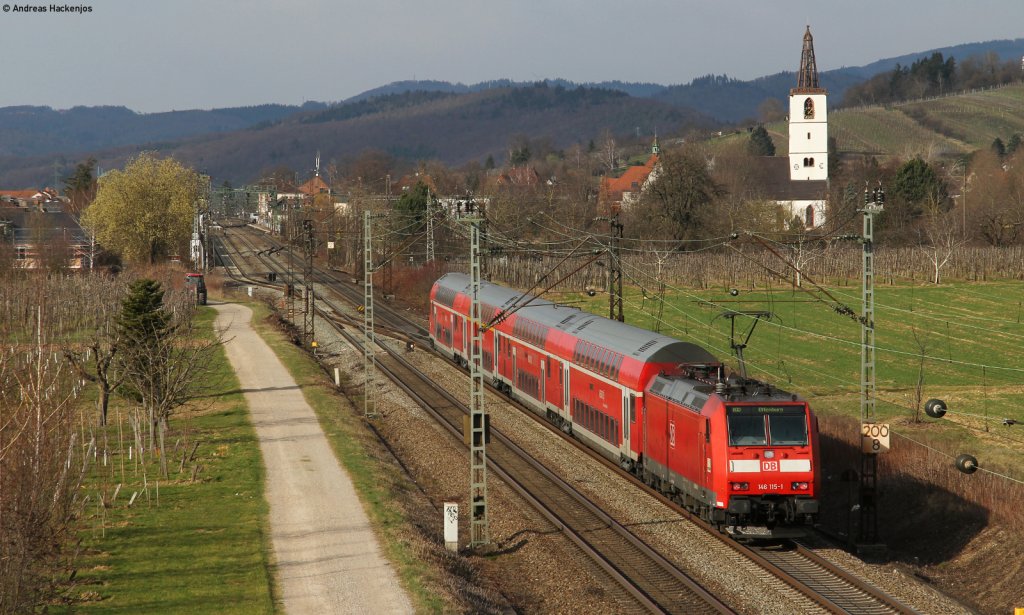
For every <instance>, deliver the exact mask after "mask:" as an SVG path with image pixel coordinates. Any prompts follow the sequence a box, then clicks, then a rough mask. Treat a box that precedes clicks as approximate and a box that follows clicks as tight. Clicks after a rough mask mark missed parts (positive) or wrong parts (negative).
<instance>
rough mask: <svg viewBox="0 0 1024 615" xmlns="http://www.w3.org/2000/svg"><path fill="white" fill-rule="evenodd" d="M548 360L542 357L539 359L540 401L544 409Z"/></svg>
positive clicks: (546, 401)
mask: <svg viewBox="0 0 1024 615" xmlns="http://www.w3.org/2000/svg"><path fill="white" fill-rule="evenodd" d="M547 363H548V358H547V357H545V356H544V355H541V357H540V400H541V404H543V405H544V407H547V405H548V378H547V369H546V366H547Z"/></svg>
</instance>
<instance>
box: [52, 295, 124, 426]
mask: <svg viewBox="0 0 1024 615" xmlns="http://www.w3.org/2000/svg"><path fill="white" fill-rule="evenodd" d="M82 282H83V283H85V284H87V286H88V288H87V289H86V292H85V293H84V296H83V297H82V298H81V299H82V301H81V302H82V303H83V308H82V311H81V314H82V320H81V322H80V324H79V327H78V335H79V336H80V337H82V338H83V339H84V340H85V341H84V343H81V344H69V345H68V346H66V347H65V348H64V357H65V358H66V359H67V360H68V362H69V363H70V364H71V366H72V367H73V368H74V369H75V371H76V372H77V373H78V375H79V377H81V378H82V379H83V380H86V381H88V382H91V383H93V384H95V385H96V409H97V411H98V414H99V424H100V425H106V424H107V409H108V408H109V406H110V397H111V395H113V393H114V391H116V390H117V388H118V387H120V386H121V384H122V382H124V374H123V373H121V372H119V371H118V370H117V367H118V364H117V362H116V361H115V360H114V359H115V358H116V356H117V352H118V350H119V349H120V348H121V343H122V339H121V334H120V331H119V330H118V328H117V326H116V320H117V314H118V311H119V310H118V308H119V305H120V302H121V299H122V298H123V296H124V291H125V286H126V282H125V280H123V279H118V278H113V277H104V276H93V277H90V278H83V279H82Z"/></svg>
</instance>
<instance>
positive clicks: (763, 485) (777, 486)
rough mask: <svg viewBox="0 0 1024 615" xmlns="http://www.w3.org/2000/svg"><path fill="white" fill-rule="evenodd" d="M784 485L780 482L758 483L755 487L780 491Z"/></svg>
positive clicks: (760, 489) (761, 489) (762, 489)
mask: <svg viewBox="0 0 1024 615" xmlns="http://www.w3.org/2000/svg"><path fill="white" fill-rule="evenodd" d="M784 487H785V485H783V484H781V483H758V485H757V489H758V490H759V491H781V490H782V489H783V488H784Z"/></svg>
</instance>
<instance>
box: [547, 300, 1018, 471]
mask: <svg viewBox="0 0 1024 615" xmlns="http://www.w3.org/2000/svg"><path fill="white" fill-rule="evenodd" d="M829 291H830V292H831V293H832V295H833V296H834V297H835V298H836V299H838V300H839V301H840V302H842V303H843V304H845V305H847V306H849V307H850V308H852V309H853V311H854V312H855V313H857V314H859V313H860V312H861V297H860V289H859V286H854V287H847V288H831V289H829ZM1021 291H1022V287H1021V284H1020V283H1019V282H999V283H985V284H980V283H973V284H972V283H950V284H944V285H942V286H939V287H935V286H913V285H905V286H884V287H880V288H878V289H877V290H876V293H875V322H876V328H875V331H876V333H875V344H876V348H877V367H876V381H877V387H878V393H877V399H878V401H877V419H878V420H879V421H883V420H884V421H891V422H892V423H894V425H896V427H897V430H898V433H902V434H904V435H908V436H910V437H915V438H916V437H917V435H920V434H922V433H925V432H926V433H927V437H928V439H929V441H930V442H933V443H934V442H939V443H942V444H944V445H945V446H946V447H948V448H950V449H955V450H960V451H961V452H972V453H973V454H975V455H976V456H978V457H979V460H982V462H983V463H987V464H990V465H991V464H995V465H997V466H1001V467H1004V468H1007V469H1009V470H1010V471H1011V472H1012V473H1013V474H1014V475H1015V476H1017V477H1019V478H1022V479H1024V456H1022V454H1021V451H1024V406H1022V405H1021V404H1020V396H1021V393H1022V392H1024V324H1022V321H1021V319H1022V316H1024V315H1022V299H1024V293H1022V292H1021ZM569 299H570V298H569V297H565V300H569ZM571 299H572V300H574V301H578V300H579V297H576V296H573V297H571ZM606 302H607V299H604V300H603V301H602V300H601V299H600V295H599V296H598V297H597V298H594V299H590V300H589V301H588V302H587V303H585V306H586V309H590V310H591V311H594V312H596V313H598V314H607V303H606ZM624 306H625V312H626V321H627V322H628V323H630V324H635V325H637V326H640V327H644V328H654V327H655V317H654V316H655V315H656V313H657V303H656V300H652V299H651V298H650V297H648V298H646V299H645V298H644V297H643V296H642V295H641V293H640V292H639V291H638V290H637V289H627V290H626V297H625V301H624ZM727 309H728V310H735V311H741V310H768V311H771V312H772V313H773V314H774V317H773V318H772V319H771V320H770V321H764V320H762V321H761V322H760V323H759V324H758V325H757V328H756V330H755V331H754V333H753V336H752V337H751V338H750V342H749V344H748V347H747V348H746V350H745V351H744V355H745V358H746V361H747V370H748V373H749V374H750V375H751V376H752V377H756V378H759V379H762V380H767V381H768V382H771V383H773V384H776V385H777V386H780V387H782V388H785V389H787V390H791V391H793V392H795V393H798V394H800V395H801V396H804V397H805V398H807V399H808V400H809V401H810V402H811V403H812V405H813V406H814V407H815V408H816V409H817V410H818V411H819V412H822V413H826V414H827V413H834V414H845V415H849V416H854V417H859V414H860V361H861V358H860V352H861V351H860V336H861V328H860V324H859V323H858V322H856V321H855V320H854V319H852V318H850V317H848V316H843V315H840V314H838V313H837V312H836V311H834V310H833V309H832V308H831V307H830V306H829V305H826V304H824V303H822V302H819V301H816V300H815V299H814V298H812V297H811V296H810V295H808V294H807V293H804V292H801V291H794V290H793V289H791V288H785V289H775V290H769V289H758V290H755V291H750V292H741V293H740V294H739V295H738V296H737V297H732V296H730V295H729V293H728V290H727V289H718V290H716V291H709V292H697V291H690V290H687V289H682V288H674V289H673V288H670V289H669V290H668V292H667V293H666V298H665V306H664V310H663V316H662V319H663V321H664V324H663V325H662V327H661V330H662V333H665V334H666V335H671V336H673V337H676V338H679V339H682V340H685V341H691V342H695V343H697V344H700V345H701V346H704V347H706V348H708V349H709V350H711V352H712V353H714V354H715V355H716V356H718V357H721V358H728V363H729V364H730V365H731V366H732V367H736V361H735V359H734V358H733V357H732V352H731V350H730V342H729V320H728V319H726V318H721V317H719V314H721V313H722V312H723V311H724V310H727ZM752 322H753V320H752V319H751V318H749V317H740V318H737V319H736V336H737V338H738V339H737V341H738V342H742V341H743V339H744V338H745V337H746V332H747V331H748V329H749V328H750V325H751V324H752ZM922 374H923V379H924V384H923V387H922V396H923V399H925V400H927V399H929V398H940V399H944V400H945V401H946V402H947V403H948V405H949V409H950V412H949V414H948V415H947V417H948V418H947V419H944V420H942V421H941V425H936V423H937V421H935V420H934V419H929V418H927V417H924V419H925V420H924V422H923V423H913V422H912V417H913V408H914V405H915V404H914V402H915V389H916V384H917V382H918V378H919V377H920V376H921V375H922ZM923 416H924V415H923V413H922V417H923ZM986 417H987V419H988V420H987V425H988V431H987V432H986V431H985V425H986ZM1004 418H1009V419H1014V420H1016V421H1019V422H1020V423H1021V424H1019V425H1013V426H1004V425H1003V424H1002V419H1004ZM940 427H941V428H940Z"/></svg>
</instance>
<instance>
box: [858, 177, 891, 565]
mask: <svg viewBox="0 0 1024 615" xmlns="http://www.w3.org/2000/svg"><path fill="white" fill-rule="evenodd" d="M884 205H885V191H884V190H883V189H882V188H880V187H879V188H875V189H874V190H873V191H870V192H869V191H868V190H867V189H865V190H864V209H862V210H861V211H862V212H863V214H864V233H863V235H862V237H861V241H862V245H863V247H864V250H863V260H862V265H863V273H862V279H861V318H860V324H861V326H860V331H861V336H860V421H861V426H862V427H861V433H862V434H863V433H864V426H866V425H867V426H870V425H873V424H874V423H875V268H874V267H875V265H874V260H875V255H874V236H875V229H874V225H875V214H878V213H881V212H882V209H883V207H884ZM861 450H862V452H861V472H860V497H859V503H860V527H859V535H858V544H860V545H865V546H869V545H874V544H876V543H878V508H877V502H876V498H877V489H878V456H877V453H876V452H875V451H871V450H866V447H862V448H861Z"/></svg>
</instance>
